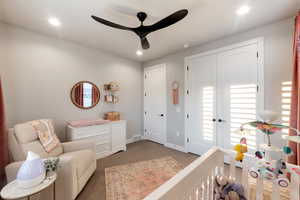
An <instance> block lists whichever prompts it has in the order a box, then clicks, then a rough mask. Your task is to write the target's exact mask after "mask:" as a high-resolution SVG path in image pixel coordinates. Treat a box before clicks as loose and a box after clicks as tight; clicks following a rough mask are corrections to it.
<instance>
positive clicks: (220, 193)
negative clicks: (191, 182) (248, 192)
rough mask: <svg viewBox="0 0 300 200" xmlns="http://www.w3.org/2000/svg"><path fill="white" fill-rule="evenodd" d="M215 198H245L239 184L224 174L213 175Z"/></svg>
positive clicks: (232, 199)
mask: <svg viewBox="0 0 300 200" xmlns="http://www.w3.org/2000/svg"><path fill="white" fill-rule="evenodd" d="M214 199H215V200H247V199H246V197H245V193H244V188H243V186H242V185H241V184H238V183H235V182H233V181H230V180H229V179H228V178H227V177H226V176H221V175H218V176H216V177H215V184H214Z"/></svg>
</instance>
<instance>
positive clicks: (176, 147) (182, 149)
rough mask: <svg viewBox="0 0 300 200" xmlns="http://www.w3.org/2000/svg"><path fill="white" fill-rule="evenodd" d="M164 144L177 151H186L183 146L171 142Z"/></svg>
mask: <svg viewBox="0 0 300 200" xmlns="http://www.w3.org/2000/svg"><path fill="white" fill-rule="evenodd" d="M165 146H166V147H168V148H170V149H175V150H177V151H181V152H184V153H187V152H186V151H185V148H184V147H183V146H179V145H177V144H172V143H169V142H166V143H165Z"/></svg>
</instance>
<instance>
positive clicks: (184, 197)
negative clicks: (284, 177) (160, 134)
mask: <svg viewBox="0 0 300 200" xmlns="http://www.w3.org/2000/svg"><path fill="white" fill-rule="evenodd" d="M247 157H251V155H246V160H247ZM224 158H225V159H226V161H227V159H228V160H229V163H230V164H229V171H228V173H229V174H228V175H229V176H230V177H231V178H234V179H235V178H236V166H235V164H236V162H235V160H234V154H233V152H231V151H227V150H222V149H220V148H217V147H214V148H212V149H210V150H209V151H208V152H207V153H205V154H204V155H202V156H201V157H199V158H198V159H196V160H195V161H194V162H192V163H191V164H190V165H188V166H187V167H186V168H184V169H183V170H181V171H180V172H179V173H178V174H176V175H175V176H174V177H173V178H171V179H170V180H169V181H167V182H166V183H164V184H163V185H161V186H160V187H159V188H157V189H156V190H155V191H153V192H152V193H151V194H149V195H148V196H147V197H145V198H144V200H159V199H160V200H213V188H214V186H213V183H214V175H216V174H217V173H218V174H220V173H221V174H222V173H224V171H225V170H224ZM248 159H249V158H248ZM244 163H247V162H244ZM292 168H299V167H297V166H295V165H291V164H287V170H288V171H289V172H290V173H291V182H290V185H289V188H288V190H289V191H290V192H289V199H291V200H300V194H299V193H300V192H299V190H300V189H299V188H300V187H299V186H300V178H299V177H300V176H299V175H298V174H296V173H295V172H294V171H293V170H291V169H292ZM240 174H241V177H240V179H241V183H242V184H243V186H244V189H245V193H246V196H247V199H249V200H250V187H249V177H248V168H247V164H243V166H242V170H241V173H240ZM255 181H256V194H255V195H254V198H253V196H252V198H251V200H252V199H256V200H263V191H264V181H263V179H255ZM271 184H272V183H271ZM271 190H272V192H271V199H272V200H280V194H279V191H280V190H279V186H278V185H277V184H275V183H273V184H272V185H271Z"/></svg>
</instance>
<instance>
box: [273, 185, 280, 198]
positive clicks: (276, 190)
mask: <svg viewBox="0 0 300 200" xmlns="http://www.w3.org/2000/svg"><path fill="white" fill-rule="evenodd" d="M272 200H280V188H279V185H278V184H277V182H276V181H273V183H272Z"/></svg>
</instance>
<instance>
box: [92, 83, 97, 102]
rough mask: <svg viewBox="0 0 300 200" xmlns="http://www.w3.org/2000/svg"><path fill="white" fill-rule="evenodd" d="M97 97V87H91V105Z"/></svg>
mask: <svg viewBox="0 0 300 200" xmlns="http://www.w3.org/2000/svg"><path fill="white" fill-rule="evenodd" d="M98 98H99V93H98V89H97V88H96V87H94V86H93V87H92V105H94V103H96V102H97V100H98Z"/></svg>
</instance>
